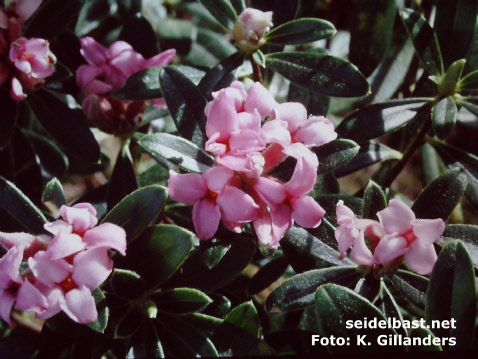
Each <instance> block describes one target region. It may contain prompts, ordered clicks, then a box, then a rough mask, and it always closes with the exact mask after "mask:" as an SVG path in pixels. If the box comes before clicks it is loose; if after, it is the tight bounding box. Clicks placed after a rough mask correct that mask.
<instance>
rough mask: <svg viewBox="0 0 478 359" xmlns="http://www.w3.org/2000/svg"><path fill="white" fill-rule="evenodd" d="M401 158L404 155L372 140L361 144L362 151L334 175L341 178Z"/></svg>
mask: <svg viewBox="0 0 478 359" xmlns="http://www.w3.org/2000/svg"><path fill="white" fill-rule="evenodd" d="M401 158H402V154H401V153H400V152H398V151H396V150H394V149H393V148H390V147H388V146H385V145H384V144H381V143H380V142H377V141H374V140H372V141H369V142H364V143H362V144H360V150H359V151H358V153H357V154H356V155H355V157H354V158H352V160H350V162H348V163H347V164H345V165H343V166H341V167H340V168H337V169H336V170H335V171H334V173H335V174H336V175H337V177H341V176H345V175H347V174H349V173H352V172H355V171H357V170H360V169H362V168H364V167H367V166H370V165H373V164H374V163H377V162H381V161H387V160H399V159H401Z"/></svg>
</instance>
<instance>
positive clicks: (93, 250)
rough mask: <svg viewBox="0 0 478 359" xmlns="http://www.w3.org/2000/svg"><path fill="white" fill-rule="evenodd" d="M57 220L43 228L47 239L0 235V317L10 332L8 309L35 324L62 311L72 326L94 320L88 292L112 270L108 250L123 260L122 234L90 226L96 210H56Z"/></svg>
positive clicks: (82, 205) (80, 206) (118, 229)
mask: <svg viewBox="0 0 478 359" xmlns="http://www.w3.org/2000/svg"><path fill="white" fill-rule="evenodd" d="M60 214H61V217H62V218H61V219H59V220H57V221H55V222H52V223H47V224H45V229H46V230H47V231H48V232H50V233H51V234H52V235H53V236H48V235H42V236H38V237H35V236H32V235H30V234H27V233H1V232H0V243H1V244H2V245H3V247H5V249H7V250H8V252H7V253H6V254H5V255H4V256H3V257H2V258H1V259H0V316H1V317H2V318H3V319H4V320H5V321H6V322H8V323H9V324H10V325H11V326H12V325H13V323H12V321H11V319H10V311H11V310H12V308H14V309H17V310H28V311H32V312H34V313H36V316H37V318H41V319H48V318H50V317H52V316H54V315H55V314H57V313H59V312H60V311H62V310H63V311H64V312H65V313H66V314H67V315H68V316H69V317H70V318H71V319H73V320H74V321H76V322H78V323H90V322H92V321H94V320H96V318H97V316H98V313H97V310H96V305H95V300H94V298H93V296H92V294H91V291H93V290H95V289H96V288H98V286H99V285H100V284H101V283H103V282H104V281H105V280H106V278H107V277H108V276H109V275H110V273H111V271H112V269H113V261H112V260H111V259H110V258H109V256H108V250H109V249H115V250H117V251H118V252H119V253H121V254H122V255H125V251H126V233H125V231H124V230H123V229H122V228H121V227H118V226H117V225H114V224H111V223H103V224H101V225H99V226H96V224H97V222H98V220H97V219H96V210H95V209H94V208H93V207H92V206H91V205H90V204H89V203H78V204H76V205H74V206H73V207H67V206H62V207H61V208H60ZM95 226H96V227H95ZM22 261H23V263H22Z"/></svg>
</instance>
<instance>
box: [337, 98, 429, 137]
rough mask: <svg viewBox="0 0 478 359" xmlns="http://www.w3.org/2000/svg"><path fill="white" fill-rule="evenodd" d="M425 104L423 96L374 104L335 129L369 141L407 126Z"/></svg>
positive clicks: (339, 133) (355, 113)
mask: <svg viewBox="0 0 478 359" xmlns="http://www.w3.org/2000/svg"><path fill="white" fill-rule="evenodd" d="M425 105H426V99H421V98H420V99H419V98H412V99H406V100H394V101H388V102H384V103H380V104H373V105H370V106H367V107H365V108H363V109H360V110H358V111H355V112H354V113H352V114H351V115H349V116H347V117H346V118H345V119H344V120H343V121H342V122H341V123H340V125H338V126H337V128H336V129H335V130H336V132H337V133H338V135H339V137H344V138H348V139H351V140H354V141H357V142H363V141H367V140H370V139H373V138H377V137H380V136H383V135H385V134H387V133H389V132H392V131H395V130H398V129H399V128H401V127H403V126H405V125H406V124H407V123H409V122H410V121H411V120H413V119H414V118H415V116H417V114H418V113H420V110H421V109H422V108H425V107H424V106H425Z"/></svg>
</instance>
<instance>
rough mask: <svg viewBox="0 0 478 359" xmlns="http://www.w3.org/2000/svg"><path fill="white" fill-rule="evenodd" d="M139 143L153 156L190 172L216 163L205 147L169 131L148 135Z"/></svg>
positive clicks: (204, 169) (204, 168) (207, 167)
mask: <svg viewBox="0 0 478 359" xmlns="http://www.w3.org/2000/svg"><path fill="white" fill-rule="evenodd" d="M138 143H139V145H140V146H141V147H143V148H144V149H145V150H146V151H148V152H150V153H151V154H152V155H153V156H159V157H162V158H165V159H167V160H168V161H170V162H172V163H174V164H177V165H178V166H179V167H180V168H182V169H184V170H186V171H189V172H199V173H202V172H204V171H206V170H207V169H209V168H210V167H211V166H213V164H214V160H213V159H212V157H210V156H209V155H208V154H207V153H206V152H205V151H204V150H203V149H201V148H199V147H197V146H196V145H194V144H193V143H191V142H189V141H188V140H185V139H184V138H181V137H178V136H174V135H170V134H168V133H155V134H153V135H147V136H144V137H142V138H141V140H140V141H139V142H138Z"/></svg>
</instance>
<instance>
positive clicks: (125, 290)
mask: <svg viewBox="0 0 478 359" xmlns="http://www.w3.org/2000/svg"><path fill="white" fill-rule="evenodd" d="M110 285H111V289H113V292H115V293H116V294H118V295H119V296H121V297H125V298H129V299H136V298H139V297H141V296H142V295H143V294H144V291H145V290H146V285H145V283H144V280H143V278H141V276H140V275H139V274H138V273H136V272H133V271H130V270H126V269H119V268H115V269H114V271H113V274H112V275H111V279H110Z"/></svg>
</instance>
